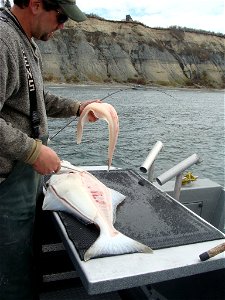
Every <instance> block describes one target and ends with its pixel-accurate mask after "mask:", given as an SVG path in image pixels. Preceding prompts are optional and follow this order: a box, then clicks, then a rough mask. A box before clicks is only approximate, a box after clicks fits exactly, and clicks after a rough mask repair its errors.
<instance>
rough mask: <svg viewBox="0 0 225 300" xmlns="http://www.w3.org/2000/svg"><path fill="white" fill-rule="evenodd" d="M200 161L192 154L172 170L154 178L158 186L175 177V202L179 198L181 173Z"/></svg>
mask: <svg viewBox="0 0 225 300" xmlns="http://www.w3.org/2000/svg"><path fill="white" fill-rule="evenodd" d="M200 162H201V160H200V158H199V157H198V155H197V154H193V155H191V156H189V157H188V158H186V159H185V160H183V161H181V162H180V163H179V164H177V165H176V166H174V167H173V168H171V169H169V170H168V171H166V172H165V173H163V174H162V175H160V176H158V177H157V178H156V181H157V183H158V184H160V185H163V184H164V183H166V182H167V181H169V180H170V179H172V178H173V177H176V181H175V187H174V198H175V199H176V200H179V197H180V190H181V185H182V173H183V171H185V170H186V169H187V168H189V167H191V166H192V165H194V164H198V163H200Z"/></svg>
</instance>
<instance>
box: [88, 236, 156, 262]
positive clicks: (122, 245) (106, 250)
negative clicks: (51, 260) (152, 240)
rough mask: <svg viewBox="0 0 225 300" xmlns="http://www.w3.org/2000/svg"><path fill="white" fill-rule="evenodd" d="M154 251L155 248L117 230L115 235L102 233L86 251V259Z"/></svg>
mask: <svg viewBox="0 0 225 300" xmlns="http://www.w3.org/2000/svg"><path fill="white" fill-rule="evenodd" d="M136 252H142V253H152V252H153V250H152V249H151V248H150V247H148V246H146V245H144V244H141V243H139V242H137V241H135V240H133V239H131V238H129V237H128V236H126V235H124V234H122V233H120V232H119V231H116V232H115V235H113V236H106V235H105V234H100V236H99V237H98V239H97V240H96V241H95V243H94V244H93V245H92V246H91V247H90V248H89V249H88V250H87V251H86V252H85V254H84V260H85V261H87V260H89V259H91V258H94V257H104V256H112V255H119V254H127V253H136Z"/></svg>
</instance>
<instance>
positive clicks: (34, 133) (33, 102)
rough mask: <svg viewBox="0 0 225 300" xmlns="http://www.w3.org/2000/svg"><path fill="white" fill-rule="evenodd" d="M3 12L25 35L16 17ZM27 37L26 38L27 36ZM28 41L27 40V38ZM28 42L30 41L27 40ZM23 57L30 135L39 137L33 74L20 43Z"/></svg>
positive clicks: (5, 20) (5, 19)
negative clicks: (27, 92) (25, 71)
mask: <svg viewBox="0 0 225 300" xmlns="http://www.w3.org/2000/svg"><path fill="white" fill-rule="evenodd" d="M3 14H4V15H6V16H7V17H8V18H9V19H10V20H11V21H12V22H13V23H14V24H15V25H16V26H17V27H18V28H19V29H20V31H22V32H23V34H24V35H25V36H26V37H27V35H26V33H25V32H24V30H23V28H22V26H21V25H20V23H19V22H18V21H17V20H16V17H15V18H13V17H12V16H11V15H10V14H9V13H8V12H7V11H6V10H4V11H3ZM0 20H1V21H4V22H8V20H7V18H4V17H1V18H0ZM27 39H28V38H27ZM28 41H29V40H28ZM29 42H30V41H29ZM21 49H22V53H23V58H24V63H25V67H26V70H27V80H28V89H29V99H30V121H31V126H32V137H33V138H35V139H36V138H39V126H40V118H39V115H38V111H37V95H36V87H35V83H34V78H33V74H32V71H31V68H30V64H29V62H28V58H27V55H26V53H25V51H24V49H23V47H22V45H21Z"/></svg>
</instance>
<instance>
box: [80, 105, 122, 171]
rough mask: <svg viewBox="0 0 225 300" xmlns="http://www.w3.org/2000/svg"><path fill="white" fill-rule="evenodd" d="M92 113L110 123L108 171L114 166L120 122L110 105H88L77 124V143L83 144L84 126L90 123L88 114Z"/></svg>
mask: <svg viewBox="0 0 225 300" xmlns="http://www.w3.org/2000/svg"><path fill="white" fill-rule="evenodd" d="M90 111H92V112H93V113H94V115H95V116H96V117H97V118H99V119H103V120H105V121H106V122H107V123H108V128H109V148H108V169H109V168H110V166H111V164H112V157H113V153H114V150H115V146H116V143H117V138H118V133H119V120H118V115H117V112H116V110H115V108H114V107H113V106H112V105H111V104H109V103H101V102H100V103H97V102H94V103H91V104H88V105H87V106H86V107H85V108H84V110H83V111H82V114H81V115H80V118H79V121H78V123H77V143H78V144H80V143H81V139H82V134H83V126H84V123H85V122H88V113H89V112H90Z"/></svg>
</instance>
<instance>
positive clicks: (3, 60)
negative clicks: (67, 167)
mask: <svg viewBox="0 0 225 300" xmlns="http://www.w3.org/2000/svg"><path fill="white" fill-rule="evenodd" d="M22 49H23V50H24V52H25V54H26V56H27V58H28V62H29V65H30V68H31V71H32V74H33V78H34V82H35V87H36V96H37V107H38V112H39V116H40V119H41V121H40V122H41V124H40V136H44V135H47V134H48V126H47V116H49V117H70V116H73V115H76V113H77V110H78V108H79V104H80V102H78V101H74V100H72V99H66V98H62V97H58V96H55V95H52V94H50V93H46V92H45V91H44V86H43V79H42V71H41V69H42V68H41V54H40V51H39V49H38V47H37V45H36V44H35V42H34V41H29V40H28V38H27V37H26V35H25V34H24V33H23V32H21V30H20V29H19V28H18V27H17V26H16V25H15V24H14V23H13V21H12V20H10V19H9V18H6V16H5V15H4V14H2V13H0V182H1V181H2V180H4V179H5V178H6V177H7V176H8V175H9V173H10V172H11V170H12V168H13V166H14V164H15V163H16V161H18V160H21V161H25V160H26V158H27V157H28V155H29V153H30V152H31V149H32V146H33V143H34V140H33V138H32V137H31V133H32V127H31V121H30V100H29V90H28V79H27V70H26V67H25V63H24V57H23V53H22Z"/></svg>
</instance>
